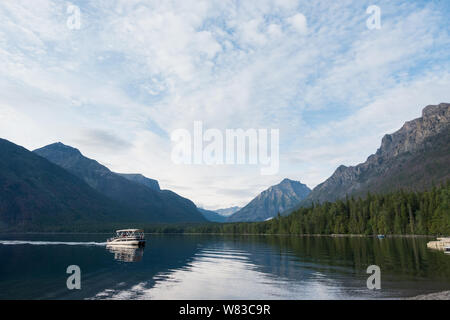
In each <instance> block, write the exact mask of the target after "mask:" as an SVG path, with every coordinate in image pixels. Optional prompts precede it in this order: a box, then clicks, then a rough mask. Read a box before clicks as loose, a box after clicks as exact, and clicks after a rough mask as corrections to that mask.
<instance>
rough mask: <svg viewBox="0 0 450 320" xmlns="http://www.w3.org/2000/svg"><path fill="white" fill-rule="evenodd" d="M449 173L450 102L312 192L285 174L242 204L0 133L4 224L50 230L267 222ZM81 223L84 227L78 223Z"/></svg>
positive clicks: (422, 185)
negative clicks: (204, 204) (203, 198)
mask: <svg viewBox="0 0 450 320" xmlns="http://www.w3.org/2000/svg"><path fill="white" fill-rule="evenodd" d="M448 179H450V104H448V103H441V104H439V105H430V106H427V107H425V108H424V109H423V112H422V117H420V118H418V119H414V120H412V121H408V122H406V123H405V124H404V125H403V126H402V127H401V128H400V129H399V130H398V131H396V132H394V133H392V134H387V135H385V136H384V137H383V139H382V141H381V146H380V148H379V149H378V150H377V151H376V153H374V154H372V155H370V156H369V157H368V158H367V160H366V161H365V162H364V163H361V164H358V165H356V166H349V167H347V166H339V167H338V168H337V169H336V171H335V172H334V173H333V175H331V176H330V177H329V178H328V179H326V180H325V181H324V182H323V183H321V184H319V185H318V186H316V187H315V188H314V189H313V190H312V191H311V190H310V189H309V188H308V187H307V186H306V185H304V184H302V183H301V182H299V181H293V180H289V179H284V180H283V181H281V182H280V183H279V184H277V185H275V186H272V187H270V188H268V189H267V190H265V191H263V192H262V193H261V194H259V195H258V196H257V197H256V198H254V199H253V200H252V201H250V202H249V203H248V204H247V205H246V206H244V207H243V208H238V207H232V208H227V209H219V210H216V211H211V210H205V209H200V208H197V207H196V205H195V204H194V203H193V202H192V201H190V200H189V199H186V198H183V197H181V196H180V195H178V194H176V193H174V192H172V191H169V190H161V188H160V186H159V183H158V181H157V180H154V179H150V178H147V177H145V176H143V175H141V174H123V173H115V172H112V171H111V170H109V169H108V168H107V167H105V166H104V165H102V164H100V163H98V162H97V161H95V160H93V159H89V158H87V157H85V156H84V155H83V154H82V153H81V152H80V151H79V150H78V149H75V148H73V147H70V146H67V145H64V144H62V143H55V144H51V145H48V146H45V147H43V148H40V149H37V150H34V151H33V152H31V151H29V150H27V149H25V148H23V147H21V146H18V145H16V144H14V143H12V142H9V141H7V140H4V139H0V230H9V231H11V230H12V231H24V230H52V228H53V227H58V226H61V225H65V226H74V225H76V226H85V225H90V224H95V223H106V222H108V223H115V222H117V223H119V222H120V223H184V222H206V221H214V222H240V221H247V222H250V221H264V220H268V219H271V218H273V217H274V216H276V215H277V214H278V213H282V214H283V215H287V214H289V213H291V212H292V211H293V210H295V209H297V208H299V207H305V206H310V205H311V204H313V203H317V202H326V201H335V200H337V199H342V198H345V197H347V196H349V197H352V196H353V197H358V196H361V197H364V196H365V195H366V194H367V193H369V192H370V193H386V192H391V191H395V190H399V189H405V190H413V191H416V190H417V191H419V190H425V189H428V188H430V187H431V186H432V185H433V184H439V183H441V182H444V181H446V180H448ZM80 229H82V227H80Z"/></svg>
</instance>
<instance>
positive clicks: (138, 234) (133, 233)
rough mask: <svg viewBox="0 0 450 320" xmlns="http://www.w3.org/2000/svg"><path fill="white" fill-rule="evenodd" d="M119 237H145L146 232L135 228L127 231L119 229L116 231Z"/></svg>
mask: <svg viewBox="0 0 450 320" xmlns="http://www.w3.org/2000/svg"><path fill="white" fill-rule="evenodd" d="M116 237H117V238H137V239H143V238H144V232H143V231H140V230H139V231H134V230H125V231H117V232H116Z"/></svg>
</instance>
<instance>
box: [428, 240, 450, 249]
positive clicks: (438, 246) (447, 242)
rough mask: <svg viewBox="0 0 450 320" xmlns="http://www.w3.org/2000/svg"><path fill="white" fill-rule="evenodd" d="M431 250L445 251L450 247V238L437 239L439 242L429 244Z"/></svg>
mask: <svg viewBox="0 0 450 320" xmlns="http://www.w3.org/2000/svg"><path fill="white" fill-rule="evenodd" d="M427 247H428V248H430V249H435V250H441V251H444V250H445V247H450V238H437V241H430V242H428V243H427Z"/></svg>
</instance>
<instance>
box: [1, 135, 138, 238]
mask: <svg viewBox="0 0 450 320" xmlns="http://www.w3.org/2000/svg"><path fill="white" fill-rule="evenodd" d="M126 213H127V209H126V208H125V207H123V206H122V205H120V204H119V203H117V202H115V201H114V200H111V199H109V198H108V197H106V196H104V195H103V194H101V193H99V192H97V191H96V190H94V189H93V188H91V187H90V186H89V185H88V184H87V183H85V182H84V181H83V180H82V179H80V178H78V177H76V176H75V175H73V174H71V173H69V172H68V171H67V170H65V169H63V168H61V167H60V166H58V165H55V164H53V163H51V162H49V161H47V160H46V159H44V158H42V157H40V156H38V155H37V154H34V153H32V152H30V151H28V150H27V149H25V148H23V147H21V146H18V145H16V144H14V143H11V142H9V141H7V140H4V139H0V229H2V230H13V231H21V230H28V229H30V228H32V229H33V230H46V229H48V228H51V227H54V226H59V225H65V224H72V225H73V224H87V223H95V222H104V221H117V222H118V221H136V220H137V218H138V217H137V216H135V215H130V216H128V217H127V216H125V214H126Z"/></svg>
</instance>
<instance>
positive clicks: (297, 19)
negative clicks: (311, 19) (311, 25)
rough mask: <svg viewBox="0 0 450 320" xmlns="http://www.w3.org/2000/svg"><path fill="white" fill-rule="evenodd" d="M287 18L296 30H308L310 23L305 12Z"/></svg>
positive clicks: (305, 31)
mask: <svg viewBox="0 0 450 320" xmlns="http://www.w3.org/2000/svg"><path fill="white" fill-rule="evenodd" d="M287 20H288V22H289V24H290V25H291V26H292V28H294V30H295V31H296V32H298V33H301V34H306V33H307V32H308V23H307V21H306V17H305V16H304V15H303V14H301V13H297V14H296V15H294V16H292V17H290V18H288V19H287Z"/></svg>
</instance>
